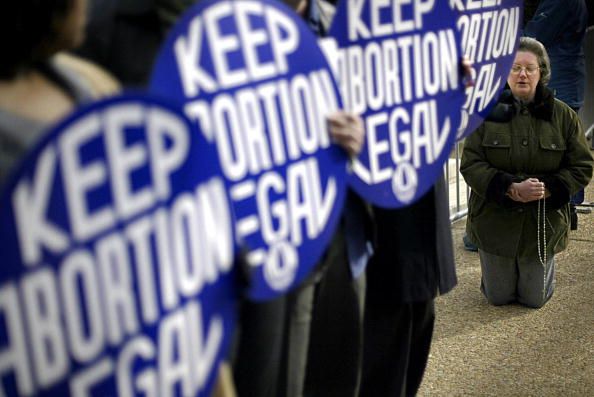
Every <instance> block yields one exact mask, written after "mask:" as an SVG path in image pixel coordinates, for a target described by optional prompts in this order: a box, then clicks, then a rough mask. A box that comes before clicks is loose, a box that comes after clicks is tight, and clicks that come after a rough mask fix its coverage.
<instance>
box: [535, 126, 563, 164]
mask: <svg viewBox="0 0 594 397" xmlns="http://www.w3.org/2000/svg"><path fill="white" fill-rule="evenodd" d="M538 141H539V146H540V150H541V151H542V152H543V153H544V156H540V157H539V169H541V170H542V172H554V171H557V170H558V169H559V167H560V166H561V163H562V161H563V156H565V150H566V149H567V145H566V144H565V140H564V139H563V137H562V136H561V135H560V134H553V133H544V134H541V135H540V136H539V137H538Z"/></svg>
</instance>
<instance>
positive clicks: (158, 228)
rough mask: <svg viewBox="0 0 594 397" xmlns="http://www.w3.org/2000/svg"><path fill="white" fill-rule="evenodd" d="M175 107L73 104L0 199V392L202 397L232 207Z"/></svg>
mask: <svg viewBox="0 0 594 397" xmlns="http://www.w3.org/2000/svg"><path fill="white" fill-rule="evenodd" d="M217 167H218V161H217V158H216V152H215V151H214V147H212V145H210V144H208V143H207V142H206V141H205V140H203V139H201V136H200V134H199V133H197V132H194V127H193V126H192V124H191V123H190V122H189V120H187V119H186V118H185V117H184V116H183V114H182V113H181V111H180V110H176V109H175V108H173V107H171V106H169V105H167V104H165V103H164V102H161V101H158V100H154V99H149V98H148V97H146V96H136V95H129V96H123V97H118V98H113V99H110V100H106V101H103V102H99V103H96V104H93V105H91V106H89V107H86V108H84V109H82V110H80V111H79V112H77V113H76V114H75V115H73V116H71V117H69V118H68V119H67V120H65V121H64V122H62V123H61V124H60V125H59V126H57V127H56V128H55V129H54V130H53V131H52V132H50V133H49V134H48V135H47V136H46V137H45V138H44V139H43V140H42V141H41V142H40V143H39V144H38V145H37V146H36V148H35V149H34V150H33V151H32V152H31V153H30V154H29V155H28V156H27V157H26V158H25V160H24V162H23V163H22V165H21V166H20V168H19V169H18V170H17V172H16V174H14V175H13V176H12V177H11V180H10V181H9V182H8V184H7V186H6V189H4V194H3V195H2V197H1V201H0V241H2V245H1V246H0V257H1V258H2V273H1V275H0V277H1V278H2V283H1V284H0V319H1V321H0V382H1V383H0V394H1V395H11V396H13V395H23V396H29V395H39V396H50V395H51V396H69V395H70V396H77V397H79V396H107V395H119V396H134V395H159V396H173V395H181V394H183V395H185V396H209V395H210V390H211V389H212V386H213V384H214V378H215V375H216V373H217V369H218V364H219V362H220V360H221V359H222V357H223V356H224V355H225V354H226V347H227V346H228V345H229V340H230V336H231V332H232V329H233V326H234V322H235V314H234V313H235V311H234V309H233V307H234V304H235V302H236V299H237V297H236V294H235V292H234V291H235V288H236V286H235V282H234V281H233V280H234V277H235V276H234V272H235V270H234V269H233V266H232V265H233V263H234V257H235V252H236V249H235V244H234V240H233V237H234V232H233V220H232V212H231V207H230V205H229V200H228V198H227V194H226V191H225V188H224V183H223V181H222V179H221V178H220V176H219V175H220V171H219V170H218V169H217Z"/></svg>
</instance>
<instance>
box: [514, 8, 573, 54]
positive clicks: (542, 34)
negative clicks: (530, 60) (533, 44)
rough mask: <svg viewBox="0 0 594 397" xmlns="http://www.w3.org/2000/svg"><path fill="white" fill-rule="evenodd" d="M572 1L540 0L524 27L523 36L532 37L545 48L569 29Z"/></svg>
mask: <svg viewBox="0 0 594 397" xmlns="http://www.w3.org/2000/svg"><path fill="white" fill-rule="evenodd" d="M574 3H575V1H574V0H567V1H560V0H542V1H541V2H540V3H539V5H538V8H537V9H536V12H535V13H534V16H533V17H532V19H531V20H530V21H529V22H528V23H527V24H526V26H525V27H524V36H528V37H533V38H535V39H537V40H538V41H540V42H541V43H542V44H543V45H544V46H545V47H547V48H548V47H550V46H551V44H553V43H554V41H555V39H556V38H557V37H558V36H559V35H560V34H561V33H562V32H563V31H565V30H566V29H568V28H569V26H568V24H569V23H570V20H569V17H570V15H571V13H572V12H573V10H574V7H576V5H575V4H574Z"/></svg>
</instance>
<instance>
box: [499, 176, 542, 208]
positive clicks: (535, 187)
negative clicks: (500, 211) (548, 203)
mask: <svg viewBox="0 0 594 397" xmlns="http://www.w3.org/2000/svg"><path fill="white" fill-rule="evenodd" d="M505 194H506V196H508V197H509V198H511V199H512V200H514V201H519V202H521V203H528V202H530V201H536V200H540V199H543V198H547V197H549V196H550V195H551V194H550V193H549V191H548V190H547V189H546V187H545V185H544V183H543V182H541V181H539V180H538V179H537V178H528V179H525V180H523V181H522V182H513V183H512V184H511V185H509V188H508V189H507V192H506V193H505Z"/></svg>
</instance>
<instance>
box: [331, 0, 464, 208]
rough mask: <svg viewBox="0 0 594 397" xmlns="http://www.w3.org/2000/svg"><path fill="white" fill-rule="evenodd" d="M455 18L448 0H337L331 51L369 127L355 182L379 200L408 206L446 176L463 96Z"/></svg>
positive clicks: (349, 102) (347, 98)
mask: <svg viewBox="0 0 594 397" xmlns="http://www.w3.org/2000/svg"><path fill="white" fill-rule="evenodd" d="M455 22H456V19H455V15H454V12H453V11H452V9H451V8H450V7H449V6H448V4H447V2H444V1H434V0H424V1H422V0H413V1H407V2H400V1H390V2H379V1H372V0H345V1H342V2H340V3H339V7H338V9H337V12H336V15H335V17H334V21H333V23H332V26H331V28H330V36H332V37H333V38H335V39H336V41H337V47H338V48H337V50H336V53H335V54H334V55H331V58H333V59H336V61H335V70H336V72H337V74H338V80H339V86H340V90H341V93H342V98H343V101H344V105H345V109H347V110H350V111H353V112H356V113H359V114H361V115H362V116H363V118H364V121H365V131H366V142H365V145H364V147H363V151H362V153H361V155H360V156H359V158H358V160H357V161H356V162H355V163H354V166H353V170H354V173H353V174H352V175H351V176H350V179H349V183H350V185H351V186H352V187H353V188H354V190H355V191H357V192H358V193H359V194H360V195H361V196H363V197H365V198H366V199H367V200H369V201H370V202H372V203H373V204H376V205H378V206H381V207H387V208H397V207H402V206H405V205H408V204H410V203H412V202H414V201H415V200H416V199H418V198H420V197H421V196H422V195H423V194H424V193H425V192H426V191H427V190H428V189H429V188H430V187H431V186H432V185H433V183H434V181H435V179H436V178H437V177H441V176H442V175H443V165H444V162H445V161H446V160H447V158H448V155H449V153H450V151H451V148H452V145H453V144H454V142H455V138H456V131H457V128H458V125H459V122H460V108H461V106H462V102H463V99H464V90H463V88H462V76H461V69H460V61H461V57H462V54H461V51H460V39H459V33H458V31H457V29H456V26H455Z"/></svg>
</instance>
